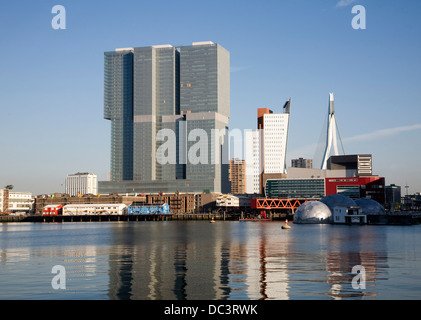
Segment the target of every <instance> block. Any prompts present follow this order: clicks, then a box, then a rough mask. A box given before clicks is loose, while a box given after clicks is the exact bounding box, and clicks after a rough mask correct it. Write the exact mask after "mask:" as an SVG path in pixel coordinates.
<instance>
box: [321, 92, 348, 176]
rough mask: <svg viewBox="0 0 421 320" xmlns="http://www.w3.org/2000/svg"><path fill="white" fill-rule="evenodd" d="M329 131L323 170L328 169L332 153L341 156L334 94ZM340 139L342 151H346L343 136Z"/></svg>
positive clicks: (330, 103) (330, 108) (331, 98)
mask: <svg viewBox="0 0 421 320" xmlns="http://www.w3.org/2000/svg"><path fill="white" fill-rule="evenodd" d="M327 121H328V122H327V131H326V144H325V149H324V154H323V160H322V166H321V169H324V170H325V169H326V168H327V160H328V159H329V157H330V152H331V151H332V147H333V151H334V155H335V156H337V155H339V151H338V142H337V134H339V130H338V127H337V123H336V118H335V105H334V102H333V93H329V114H328V119H327ZM339 139H340V140H341V145H342V150H344V146H343V144H342V139H341V136H340V135H339Z"/></svg>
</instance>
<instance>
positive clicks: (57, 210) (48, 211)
mask: <svg viewBox="0 0 421 320" xmlns="http://www.w3.org/2000/svg"><path fill="white" fill-rule="evenodd" d="M62 214H63V206H62V205H61V204H52V205H48V206H45V207H44V208H43V209H42V215H43V216H58V215H60V216H61V215H62Z"/></svg>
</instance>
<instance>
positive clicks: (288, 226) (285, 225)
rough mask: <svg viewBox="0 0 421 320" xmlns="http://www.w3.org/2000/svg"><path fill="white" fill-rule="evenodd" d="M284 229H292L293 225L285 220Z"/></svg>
mask: <svg viewBox="0 0 421 320" xmlns="http://www.w3.org/2000/svg"><path fill="white" fill-rule="evenodd" d="M282 229H291V226H290V225H289V224H288V220H285V224H284V225H283V226H282Z"/></svg>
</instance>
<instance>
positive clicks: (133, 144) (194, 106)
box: [99, 41, 230, 193]
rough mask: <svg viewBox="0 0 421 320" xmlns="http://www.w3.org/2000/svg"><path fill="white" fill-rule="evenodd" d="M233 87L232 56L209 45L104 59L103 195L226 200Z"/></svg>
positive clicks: (126, 52) (119, 52)
mask: <svg viewBox="0 0 421 320" xmlns="http://www.w3.org/2000/svg"><path fill="white" fill-rule="evenodd" d="M229 86H230V62H229V52H228V51H227V50H226V49H224V48H223V47H221V46H220V45H219V44H215V43H213V42H210V41H206V42H194V43H193V44H192V45H191V46H180V47H174V46H172V45H157V46H149V47H139V48H122V49H116V50H115V51H113V52H106V53H105V81H104V118H105V119H109V120H111V175H110V177H111V179H110V181H100V182H99V189H100V192H101V193H111V192H118V193H124V192H159V191H162V192H175V191H180V192H203V191H209V192H229V190H230V187H229V181H228V169H229V160H228V159H229V158H228V153H227V151H226V150H228V142H227V139H228V138H227V136H228V135H227V131H228V121H229V116H230V95H229V92H230V87H229Z"/></svg>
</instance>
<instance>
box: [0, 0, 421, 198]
mask: <svg viewBox="0 0 421 320" xmlns="http://www.w3.org/2000/svg"><path fill="white" fill-rule="evenodd" d="M57 4H60V5H63V6H64V7H65V8H66V29H65V30H54V29H53V28H52V27H51V20H52V19H53V17H54V14H52V13H51V9H52V7H53V6H54V5H57ZM357 4H358V5H363V6H364V7H365V9H366V29H365V30H354V29H353V28H352V26H351V21H352V18H353V17H354V16H355V15H354V14H352V12H351V9H352V7H353V6H354V5H357ZM420 16H421V2H420V1H418V0H407V1H396V0H395V1H392V0H383V1H374V0H370V1H369V0H355V1H351V0H349V1H348V0H341V1H340V0H325V1H323V0H319V1H314V0H306V1H304V0H289V1H287V0H285V1H281V0H277V1H267V0H266V1H265V0H263V1H247V0H243V1H234V0H224V1H219V0H213V1H209V0H206V1H200V0H196V1H190V0H187V1H129V0H126V1H125V0H122V1H82V0H62V1H58V0H57V1H49V0H38V1H33V0H31V1H30V0H26V1H21V0H16V1H2V2H1V3H0V44H1V49H2V50H0V88H1V89H0V97H1V99H0V109H1V113H0V136H1V139H0V150H1V157H0V187H4V186H5V185H7V184H13V185H14V186H15V190H16V191H30V192H32V193H33V194H41V193H52V192H62V191H64V187H63V186H62V184H64V179H65V176H66V175H67V174H69V173H75V172H78V171H90V172H93V173H96V174H97V175H98V178H99V179H100V180H105V179H106V178H107V172H108V171H109V163H110V159H109V158H110V156H109V154H110V122H109V121H107V120H104V119H103V53H104V51H110V50H114V49H115V48H118V47H138V46H149V45H156V44H172V45H189V44H191V43H192V42H194V41H208V40H210V41H213V42H216V43H219V44H220V45H222V46H223V47H225V48H226V49H227V50H229V51H230V54H231V119H230V128H239V129H242V130H243V129H255V128H256V115H257V108H259V107H268V108H271V109H272V110H273V111H275V112H281V111H282V110H281V108H282V106H283V103H284V102H285V101H286V100H287V99H288V98H289V97H291V98H292V107H291V120H290V133H289V140H288V156H287V160H288V163H290V159H291V158H295V157H307V158H313V156H314V154H315V145H316V144H317V142H318V140H319V137H320V134H321V131H322V127H323V124H324V121H325V117H326V116H327V106H328V98H329V96H328V94H329V92H333V93H334V95H335V106H336V117H337V121H338V126H339V131H340V134H341V137H342V139H343V142H344V147H345V151H346V153H348V154H355V153H371V154H373V169H374V174H377V175H381V176H384V177H386V183H387V184H390V183H395V184H398V185H402V186H404V185H406V184H408V185H409V187H410V188H409V192H411V193H413V192H420V191H421V165H420V164H421V163H420V160H421V151H420V147H419V144H420V143H419V141H420V137H421V108H420V107H421V105H420V104H421V102H420V101H421V90H420V88H421V77H420V75H421V41H420V39H421V20H420V19H419V17H420Z"/></svg>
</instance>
